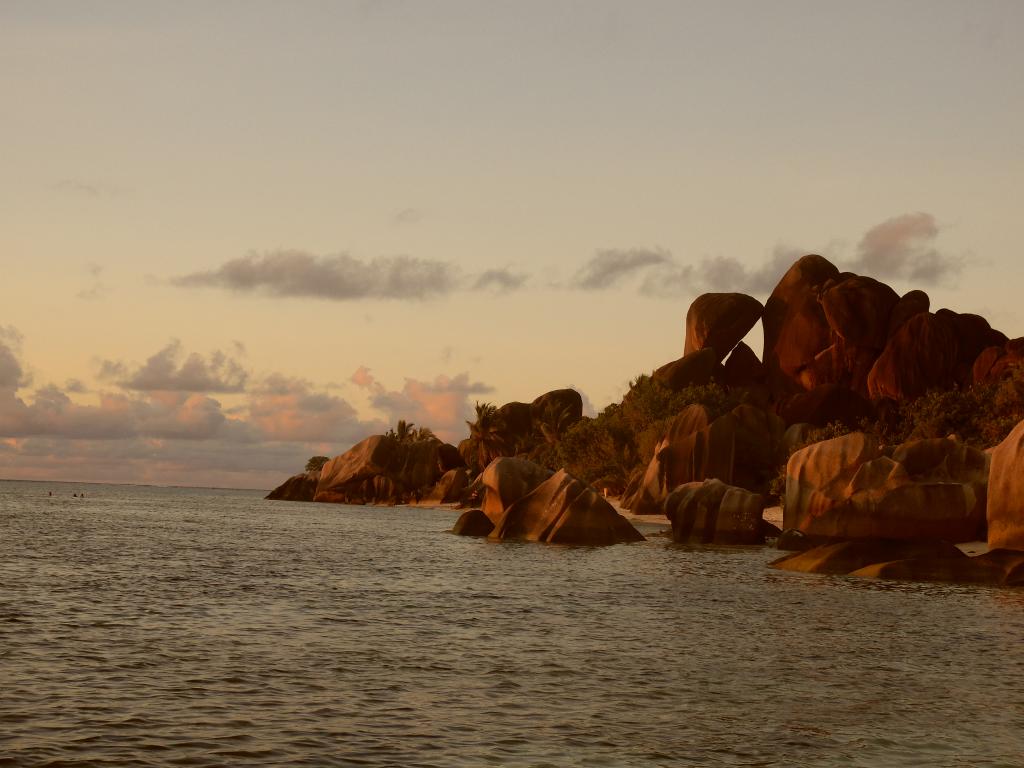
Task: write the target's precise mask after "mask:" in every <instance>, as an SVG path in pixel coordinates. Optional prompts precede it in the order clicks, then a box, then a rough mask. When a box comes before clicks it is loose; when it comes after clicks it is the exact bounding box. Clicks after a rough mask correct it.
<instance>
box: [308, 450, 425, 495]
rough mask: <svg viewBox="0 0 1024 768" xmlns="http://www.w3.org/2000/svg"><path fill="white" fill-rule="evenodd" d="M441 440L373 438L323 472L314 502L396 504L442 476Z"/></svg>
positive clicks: (336, 458) (346, 453)
mask: <svg viewBox="0 0 1024 768" xmlns="http://www.w3.org/2000/svg"><path fill="white" fill-rule="evenodd" d="M442 445H443V443H441V442H440V441H439V440H424V441H420V442H413V443H400V442H398V441H397V440H395V439H394V438H392V437H389V436H387V435H373V436H372V437H368V438H366V439H365V440H363V441H362V442H361V443H358V444H357V445H354V446H353V447H352V448H350V449H349V450H348V451H346V452H345V453H343V454H341V455H340V456H335V457H334V458H333V459H331V460H330V461H329V462H327V464H325V465H324V468H323V469H322V470H321V472H320V480H319V482H318V483H317V488H316V495H315V497H314V501H325V502H334V503H338V504H396V503H398V502H400V501H401V500H403V498H404V497H405V496H406V495H408V494H410V493H412V492H413V491H416V490H419V489H423V488H426V487H429V486H432V485H433V484H434V483H435V482H436V481H437V479H438V477H439V476H440V474H441V472H440V466H441V462H440V461H439V452H440V448H441V446H442Z"/></svg>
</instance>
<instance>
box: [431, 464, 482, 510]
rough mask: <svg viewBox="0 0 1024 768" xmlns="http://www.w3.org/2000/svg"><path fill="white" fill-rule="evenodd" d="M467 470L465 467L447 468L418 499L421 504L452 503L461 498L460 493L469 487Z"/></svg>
mask: <svg viewBox="0 0 1024 768" xmlns="http://www.w3.org/2000/svg"><path fill="white" fill-rule="evenodd" d="M469 481H470V477H469V470H467V469H465V468H459V469H449V470H448V471H447V472H445V473H444V474H443V475H441V479H440V480H438V481H437V484H436V485H435V486H434V487H433V488H432V489H431V490H430V492H429V493H428V494H427V495H426V496H423V497H421V498H420V499H419V501H418V503H419V504H421V505H423V506H430V505H433V504H454V503H456V502H458V501H461V500H462V495H463V493H465V491H466V489H467V488H468V487H469Z"/></svg>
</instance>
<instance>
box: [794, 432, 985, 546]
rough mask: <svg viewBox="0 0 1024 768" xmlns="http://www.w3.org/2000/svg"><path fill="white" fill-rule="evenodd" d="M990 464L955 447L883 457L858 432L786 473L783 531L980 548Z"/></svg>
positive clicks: (921, 446)
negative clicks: (941, 542)
mask: <svg viewBox="0 0 1024 768" xmlns="http://www.w3.org/2000/svg"><path fill="white" fill-rule="evenodd" d="M987 480H988V457H987V456H986V455H985V454H984V453H983V452H981V451H978V450H976V449H974V448H971V447H969V446H966V445H963V444H962V443H958V442H957V441H955V440H951V439H940V440H915V441H911V442H908V443H904V444H903V445H900V446H896V447H895V448H894V449H891V450H889V451H883V450H882V449H881V448H880V446H879V442H878V439H877V438H876V437H874V436H872V435H868V434H865V433H863V432H855V433H851V434H849V435H844V436H843V437H838V438H835V439H833V440H825V441H823V442H820V443H815V444H813V445H809V446H807V447H805V448H803V449H801V450H799V451H797V452H796V453H794V454H793V455H792V456H791V457H790V459H789V463H788V464H787V466H786V503H785V512H784V520H783V522H784V525H783V527H784V528H787V529H789V528H795V529H797V530H799V531H801V532H802V533H804V534H805V535H807V536H812V537H824V538H831V539H855V538H883V539H943V540H946V541H951V542H959V541H973V540H976V539H977V538H978V537H979V534H980V533H981V532H982V530H983V527H984V509H985V487H986V485H987Z"/></svg>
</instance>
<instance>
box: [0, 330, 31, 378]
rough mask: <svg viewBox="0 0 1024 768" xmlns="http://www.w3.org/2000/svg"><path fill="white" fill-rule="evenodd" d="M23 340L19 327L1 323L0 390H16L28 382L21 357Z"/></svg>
mask: <svg viewBox="0 0 1024 768" xmlns="http://www.w3.org/2000/svg"><path fill="white" fill-rule="evenodd" d="M21 340H22V337H21V334H20V333H18V329H17V328H15V327H14V326H2V325H0V392H2V391H5V390H9V391H11V392H14V390H16V389H18V387H22V386H25V384H27V383H28V382H27V377H26V376H25V371H24V369H23V368H22V367H21V360H20V358H19V352H20V350H21Z"/></svg>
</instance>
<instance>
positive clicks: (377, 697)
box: [0, 482, 1024, 768]
mask: <svg viewBox="0 0 1024 768" xmlns="http://www.w3.org/2000/svg"><path fill="white" fill-rule="evenodd" d="M49 491H52V492H53V493H54V495H53V496H52V497H50V496H48V495H47V493H48V492H49ZM82 491H84V492H85V494H86V495H85V498H81V499H79V498H72V496H71V494H72V493H78V492H82ZM261 495H262V494H261V493H257V492H248V491H222V490H200V489H163V488H149V487H130V486H108V485H77V486H76V485H66V484H43V483H22V482H0V765H14V766H292V765H302V766H403V767H409V768H412V767H413V766H444V767H446V768H447V767H449V766H488V765H495V766H687V765H699V766H832V765H835V766H871V767H872V768H875V767H877V766H929V767H933V766H972V767H973V766H1022V765H1024V590H1011V589H994V588H983V587H967V586H945V585H934V584H898V583H892V582H882V581H867V580H857V579H852V578H848V577H821V576H808V575H802V574H790V573H781V572H777V571H773V570H770V569H768V568H766V567H765V565H766V563H767V562H769V561H770V560H771V559H772V558H774V557H775V556H776V555H777V553H776V552H774V551H771V550H768V549H763V548H684V547H678V546H674V545H671V544H669V543H668V542H667V540H666V539H664V538H652V539H650V540H649V541H647V542H645V543H639V544H630V545H621V546H616V547H609V548H603V549H593V548H569V547H555V546H545V545H538V544H496V543H492V542H488V541H485V540H479V539H470V538H461V537H457V536H452V535H450V534H448V533H447V532H446V531H447V529H449V528H450V527H451V524H452V523H453V522H454V519H455V517H456V514H457V513H455V512H451V511H442V510H426V509H404V508H397V509H387V508H365V507H346V506H334V505H321V504H297V503H288V502H268V501H263V500H262V499H261V498H260V497H261ZM653 530H655V529H652V528H648V529H646V531H645V532H647V533H650V532H652V531H653Z"/></svg>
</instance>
